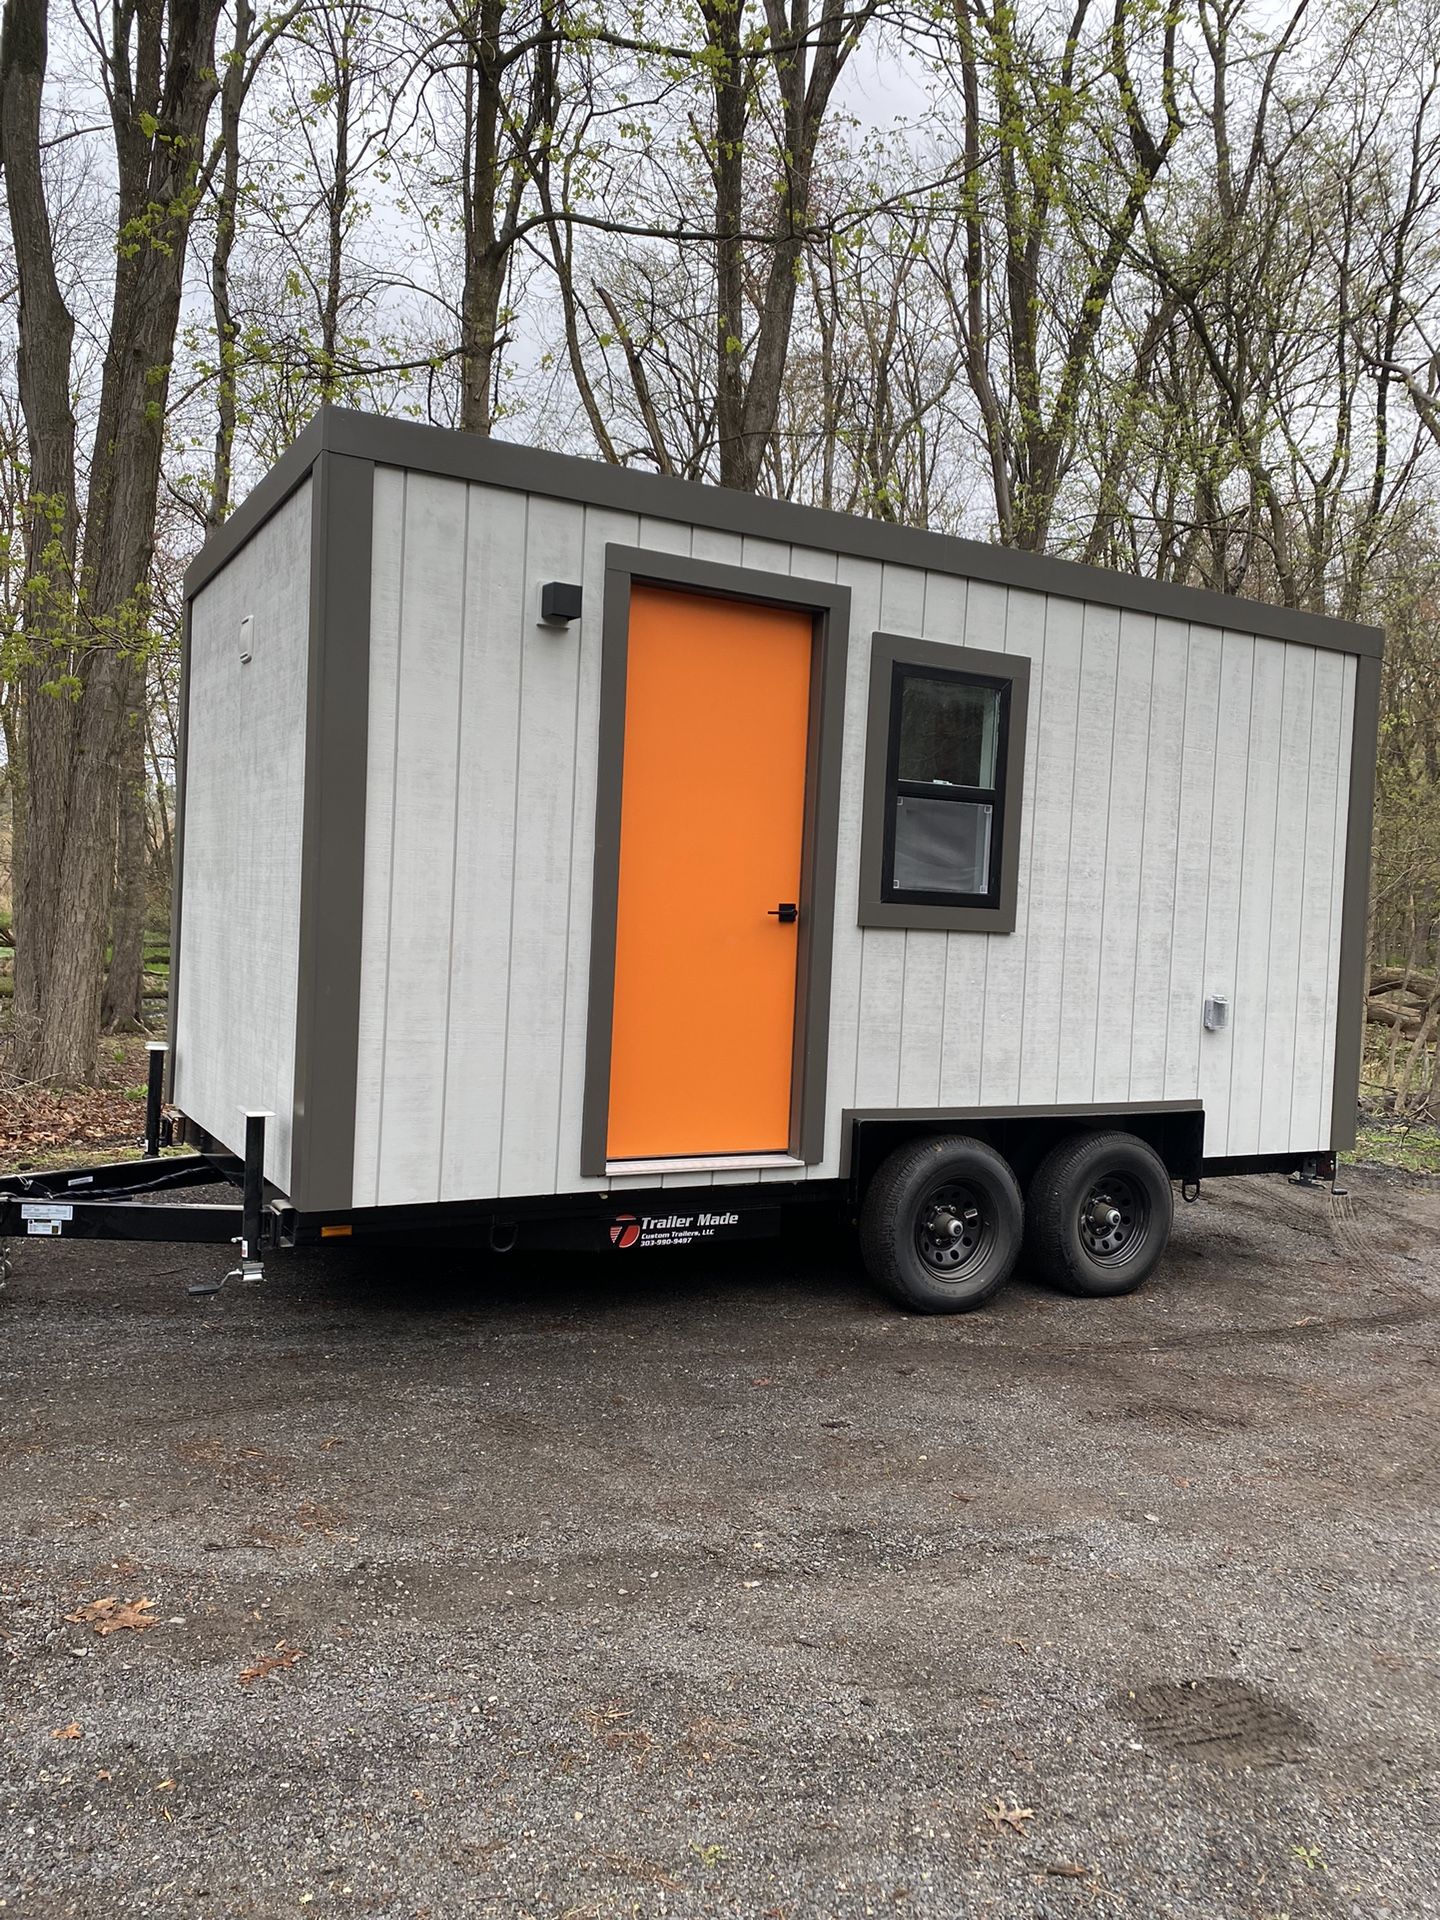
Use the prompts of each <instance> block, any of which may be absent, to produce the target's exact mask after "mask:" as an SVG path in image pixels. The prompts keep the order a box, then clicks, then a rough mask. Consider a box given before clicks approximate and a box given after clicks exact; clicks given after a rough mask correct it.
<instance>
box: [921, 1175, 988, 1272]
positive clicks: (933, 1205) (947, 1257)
mask: <svg viewBox="0 0 1440 1920" xmlns="http://www.w3.org/2000/svg"><path fill="white" fill-rule="evenodd" d="M993 1233H994V1223H993V1221H991V1219H990V1218H989V1215H988V1213H987V1211H986V1209H985V1208H984V1206H983V1205H982V1203H981V1197H980V1195H978V1194H977V1193H975V1192H974V1191H972V1189H970V1188H969V1187H962V1186H946V1187H942V1188H941V1189H940V1190H939V1191H938V1192H937V1193H933V1194H931V1195H930V1197H929V1198H928V1200H927V1201H926V1202H925V1203H924V1205H922V1207H921V1208H920V1212H919V1218H918V1220H917V1223H916V1228H915V1245H916V1248H917V1250H918V1251H919V1254H920V1258H921V1259H922V1260H923V1261H924V1262H925V1264H926V1266H927V1267H929V1268H930V1269H931V1270H932V1272H935V1273H943V1274H944V1275H945V1276H946V1278H947V1279H950V1278H954V1277H955V1276H956V1275H957V1274H959V1273H960V1272H962V1271H963V1270H964V1269H965V1268H966V1267H968V1266H970V1265H971V1264H973V1263H974V1262H975V1261H977V1260H979V1259H980V1258H981V1257H982V1256H983V1255H984V1254H985V1253H986V1251H987V1250H988V1248H989V1245H990V1240H991V1238H992V1236H993Z"/></svg>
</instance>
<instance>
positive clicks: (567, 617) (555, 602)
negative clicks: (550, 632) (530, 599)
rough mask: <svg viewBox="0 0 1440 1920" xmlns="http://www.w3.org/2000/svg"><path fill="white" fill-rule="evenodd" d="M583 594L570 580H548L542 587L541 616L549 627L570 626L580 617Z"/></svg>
mask: <svg viewBox="0 0 1440 1920" xmlns="http://www.w3.org/2000/svg"><path fill="white" fill-rule="evenodd" d="M581 598H582V595H581V592H580V588H579V586H578V585H577V584H576V583H575V582H574V581H570V580H547V581H546V582H545V584H544V586H543V587H541V589H540V618H541V620H542V621H543V622H544V624H545V625H546V626H547V627H568V626H569V624H570V622H571V621H572V620H578V619H579V618H580V601H581Z"/></svg>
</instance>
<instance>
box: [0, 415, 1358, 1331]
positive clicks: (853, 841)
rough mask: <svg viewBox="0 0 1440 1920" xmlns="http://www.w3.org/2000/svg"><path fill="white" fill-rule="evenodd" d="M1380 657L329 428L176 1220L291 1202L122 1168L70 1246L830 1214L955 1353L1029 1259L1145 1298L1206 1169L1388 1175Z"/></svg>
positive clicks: (214, 885) (198, 728) (275, 538)
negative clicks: (1353, 1151)
mask: <svg viewBox="0 0 1440 1920" xmlns="http://www.w3.org/2000/svg"><path fill="white" fill-rule="evenodd" d="M1380 653H1381V637H1380V635H1379V633H1378V632H1377V631H1375V630H1374V629H1371V628H1368V627H1361V626H1355V625H1350V624H1345V623H1342V622H1339V621H1335V620H1330V619H1323V618H1319V617H1315V616H1312V615H1309V614H1304V613H1298V612H1293V611H1290V610H1286V609H1280V608H1275V607H1268V606H1262V605H1259V604H1256V603H1252V602H1249V601H1243V600H1235V599H1225V598H1221V597H1218V596H1216V595H1212V594H1209V593H1203V592H1199V591H1194V590H1191V589H1189V588H1180V587H1175V586H1167V585H1159V584H1156V583H1154V582H1151V581H1145V580H1138V579H1130V578H1125V577H1121V576H1119V575H1116V574H1110V573H1102V572H1097V571H1094V570H1090V569H1086V568H1084V567H1080V566H1075V565H1071V564H1069V563H1067V562H1063V561H1060V560H1055V559H1050V558H1042V557H1036V556H1034V555H1029V554H1021V553H1015V552H1012V551H1007V550H1002V549H998V548H993V547H989V546H984V545H980V544H975V543H972V542H969V541H964V540H957V539H951V538H948V537H943V536H940V535H937V534H932V533H927V532H923V531H918V530H912V529H906V528H900V527H895V526H889V525H882V524H879V523H877V522H874V521H869V520H861V519H855V518H851V517H849V516H846V515H842V514H837V513H830V512H822V511H818V510H814V509H811V508H807V507H800V506H793V505H788V504H783V503H777V502H773V501H768V500H760V499H755V498H751V497H749V496H744V495H739V494H735V493H732V492H728V491H725V490H722V489H717V488H713V487H708V486H700V485H694V484H690V483H688V482H681V481H677V480H673V479H670V478H666V477H662V476H658V475H654V474H649V473H637V472H631V471H628V470H624V469H617V468H613V467H608V466H603V465H599V464H596V463H593V462H590V461H585V460H578V459H572V458H568V457H563V456H561V455H558V454H553V453H543V452H537V451H533V450H531V449H528V448H524V447H518V446H510V445H506V444H504V443H502V442H499V441H495V440H481V439H476V438H474V437H471V436H469V435H465V434H459V433H449V432H445V431H442V430H440V429H436V428H431V427H426V426H420V425H415V424H409V423H402V422H396V421H387V420H380V419H373V418H369V417H366V416H364V415H361V414H357V413H351V412H346V411H340V410H333V409H332V410H327V411H325V412H324V413H322V414H321V415H320V416H319V417H318V418H317V419H316V420H315V421H314V422H313V423H312V424H311V425H310V427H308V428H307V429H306V431H305V432H304V433H303V434H302V435H301V437H300V439H299V440H298V441H297V442H296V444H295V446H294V447H292V448H291V450H290V451H289V452H288V453H287V454H286V455H285V457H284V458H283V459H282V460H281V461H280V463H279V465H278V466H277V467H276V468H275V469H274V471H273V472H272V473H271V474H270V475H269V476H268V477H267V478H266V479H265V480H264V481H263V482H262V483H261V484H260V486H259V487H257V489H256V490H255V492H254V493H253V494H252V495H251V496H250V498H249V499H248V500H247V501H246V502H245V504H244V505H243V506H242V507H241V508H240V509H239V510H238V511H237V512H236V514H235V515H234V517H233V518H232V519H231V521H230V522H229V523H228V524H227V525H226V526H225V527H224V528H223V529H222V530H221V531H220V532H218V533H217V534H215V535H214V536H213V537H212V539H211V540H210V541H209V543H208V544H207V545H206V547H205V548H204V550H203V552H202V553H201V554H200V556H199V557H198V559H197V560H196V561H195V563H194V565H193V566H192V567H191V569H190V572H189V575H188V576H187V583H186V642H185V686H184V701H183V705H184V721H183V739H184V758H183V769H182V773H181V794H182V805H181V820H180V857H179V866H178V881H177V893H178V897H177V901H176V908H175V933H174V946H173V973H172V981H173V985H172V1002H171V1010H172V1026H171V1033H172V1057H171V1063H170V1074H171V1078H170V1088H169V1092H170V1098H171V1100H172V1102H173V1104H174V1106H175V1107H176V1108H178V1109H179V1111H180V1113H181V1114H182V1115H183V1128H184V1134H185V1138H186V1140H187V1142H188V1143H189V1145H190V1146H191V1147H192V1149H193V1152H192V1154H191V1155H190V1156H189V1157H188V1158H187V1159H186V1160H185V1161H183V1162H180V1163H175V1162H172V1161H165V1160H162V1161H160V1162H159V1163H158V1164H157V1163H153V1162H152V1163H150V1164H149V1167H148V1179H149V1184H150V1185H151V1186H154V1185H155V1184H157V1183H159V1182H161V1181H162V1180H165V1181H167V1182H168V1181H171V1176H170V1175H169V1174H167V1172H166V1170H167V1169H174V1168H177V1166H178V1171H176V1172H175V1174H174V1182H178V1180H179V1179H180V1177H181V1176H182V1175H183V1176H184V1177H186V1178H192V1179H194V1180H196V1181H197V1182H198V1180H199V1179H200V1178H201V1177H202V1176H203V1177H207V1178H209V1179H211V1180H213V1179H214V1178H215V1176H216V1171H217V1169H218V1170H219V1171H222V1172H226V1173H228V1174H229V1175H230V1176H231V1177H232V1178H234V1179H235V1180H236V1181H237V1182H239V1181H242V1180H243V1181H245V1182H246V1193H245V1202H244V1206H243V1209H234V1208H217V1209H213V1210H207V1209H203V1208H196V1207H188V1206H174V1207H168V1208H167V1207H158V1208H157V1207H154V1206H147V1207H143V1208H142V1207H135V1206H134V1205H133V1204H132V1203H131V1202H130V1201H129V1200H128V1199H127V1198H126V1194H127V1191H128V1190H129V1189H127V1186H126V1182H125V1180H124V1179H122V1178H121V1177H120V1175H118V1174H117V1173H116V1172H115V1170H113V1169H112V1170H97V1172H98V1173H99V1174H100V1175H101V1176H102V1177H101V1178H100V1181H99V1184H98V1185H97V1186H96V1188H95V1192H94V1195H93V1197H92V1198H91V1199H89V1200H88V1201H87V1200H86V1199H85V1197H84V1195H83V1194H81V1195H79V1196H77V1195H76V1194H75V1193H74V1192H73V1191H71V1190H63V1191H62V1188H61V1187H60V1186H59V1185H58V1184H55V1182H56V1181H57V1177H56V1176H51V1177H50V1179H51V1182H52V1184H51V1185H50V1186H49V1187H47V1189H46V1191H45V1192H44V1194H43V1195H40V1196H39V1197H36V1194H35V1190H34V1187H33V1184H32V1187H31V1188H30V1189H28V1190H27V1191H29V1192H30V1196H31V1197H30V1202H29V1211H28V1213H27V1214H26V1215H25V1216H24V1217H25V1219H26V1222H27V1225H26V1227H25V1228H21V1229H20V1230H29V1229H30V1228H34V1229H36V1230H38V1231H41V1232H49V1231H54V1232H58V1233H61V1234H64V1233H67V1232H72V1231H82V1232H89V1231H96V1232H99V1231H112V1232H113V1231H116V1230H120V1231H126V1232H130V1233H133V1234H135V1235H136V1236H137V1237H138V1236H140V1235H144V1234H147V1233H149V1232H150V1231H155V1232H157V1233H158V1232H159V1231H160V1230H161V1227H162V1225H164V1224H165V1223H166V1222H174V1221H175V1220H176V1219H178V1218H179V1217H180V1216H182V1215H191V1216H194V1217H195V1218H196V1219H199V1217H200V1216H201V1215H202V1214H205V1213H206V1212H213V1214H214V1215H215V1216H216V1218H215V1220H214V1223H213V1225H214V1233H213V1236H212V1237H219V1236H220V1233H221V1230H222V1229H223V1230H224V1231H225V1232H226V1233H227V1234H230V1235H232V1236H234V1237H238V1238H239V1239H240V1240H241V1241H242V1271H252V1272H253V1271H254V1269H255V1265H256V1263H257V1262H258V1260H259V1257H260V1254H261V1251H262V1249H263V1248H264V1247H266V1246H271V1245H276V1246H283V1245H294V1244H299V1243H305V1242H309V1241H313V1240H318V1239H321V1238H332V1237H333V1238H355V1239H358V1238H360V1237H362V1236H394V1235H411V1236H413V1235H421V1236H424V1237H426V1238H428V1239H430V1240H434V1241H440V1240H444V1241H447V1242H454V1241H464V1240H466V1239H473V1240H475V1241H477V1242H478V1243H480V1244H482V1245H484V1246H487V1247H490V1248H494V1249H497V1250H508V1249H510V1248H519V1249H522V1250H523V1249H525V1248H530V1247H557V1246H563V1247H575V1246H594V1247H595V1248H596V1249H597V1250H600V1251H603V1252H604V1253H605V1254H606V1256H607V1257H611V1258H614V1257H617V1255H618V1254H621V1253H623V1254H625V1255H626V1256H627V1257H628V1256H629V1254H630V1253H631V1252H632V1251H634V1252H638V1251H639V1250H642V1249H644V1248H647V1247H654V1246H667V1247H673V1246H680V1245H685V1244H688V1243H691V1242H695V1241H700V1240H705V1241H715V1240H722V1239H726V1238H731V1237H736V1238H738V1237H741V1236H746V1235H753V1234H759V1233H763V1232H766V1231H769V1230H772V1229H774V1228H775V1227H777V1226H778V1225H779V1223H780V1222H781V1220H782V1217H784V1216H785V1215H787V1214H792V1213H794V1212H796V1211H797V1210H799V1209H801V1208H804V1207H828V1208H831V1209H837V1208H838V1209H841V1210H843V1211H844V1212H845V1213H846V1214H847V1215H848V1216H850V1217H853V1218H854V1219H856V1220H858V1223H859V1227H860V1243H861V1248H862V1251H863V1255H864V1259H865V1262H866V1265H867V1266H868V1268H869V1270H870V1272H871V1273H872V1275H873V1276H874V1277H875V1279H876V1280H877V1281H879V1282H880V1283H881V1284H882V1285H884V1286H885V1287H887V1288H888V1289H890V1291H891V1292H893V1293H894V1294H895V1295H897V1296H898V1297H899V1298H900V1299H901V1300H902V1301H903V1302H905V1303H907V1304H908V1305H910V1306H912V1307H915V1308H919V1309H922V1310H932V1311H934V1310H938V1311H948V1310H954V1309H963V1308H968V1307H973V1306H976V1305H978V1304H979V1303H980V1302H981V1301H983V1300H985V1299H987V1298H988V1297H989V1296H990V1295H991V1294H992V1293H993V1292H994V1291H995V1289H996V1288H997V1287H999V1286H1000V1285H1001V1284H1002V1283H1003V1282H1004V1280H1005V1279H1006V1277H1007V1276H1008V1275H1009V1273H1010V1272H1011V1270H1012V1268H1013V1267H1014V1266H1015V1264H1016V1262H1017V1259H1018V1258H1020V1256H1021V1247H1022V1238H1023V1242H1024V1258H1025V1261H1026V1263H1027V1269H1029V1270H1033V1271H1036V1272H1038V1273H1040V1274H1042V1275H1043V1276H1045V1277H1047V1278H1048V1279H1050V1280H1051V1281H1053V1282H1056V1283H1058V1284H1059V1285H1061V1286H1062V1287H1067V1288H1070V1289H1072V1290H1074V1291H1076V1292H1080V1293H1086V1294H1118V1293H1124V1292H1127V1291H1129V1290H1130V1289H1131V1288H1132V1287H1134V1286H1136V1285H1138V1284H1139V1282H1140V1281H1141V1280H1142V1279H1143V1278H1144V1277H1145V1276H1146V1275H1147V1274H1148V1273H1149V1272H1150V1271H1151V1270H1152V1269H1153V1267H1154V1266H1155V1263H1156V1262H1157V1260H1158V1259H1159V1258H1160V1256H1161V1254H1162V1252H1163V1250H1164V1246H1165V1242H1166V1236H1167V1234H1168V1232H1169V1229H1170V1224H1171V1217H1172V1182H1173V1181H1180V1182H1182V1183H1192V1184H1193V1183H1196V1182H1198V1181H1199V1180H1200V1179H1201V1177H1202V1175H1206V1174H1234V1173H1242V1172H1265V1171H1269V1172H1291V1173H1295V1174H1298V1175H1300V1176H1301V1177H1309V1178H1312V1179H1313V1178H1314V1177H1315V1176H1316V1174H1317V1173H1319V1174H1333V1170H1334V1158H1333V1157H1334V1154H1335V1151H1336V1149H1337V1148H1341V1147H1344V1146H1346V1145H1348V1144H1350V1142H1351V1141H1352V1139H1353V1127H1354V1113H1355V1094H1356V1083H1357V1079H1358V1066H1359V1053H1360V1036H1361V998H1362V994H1361V971H1362V965H1363V949H1364V939H1365V907H1366V884H1367V867H1368V858H1369V840H1370V818H1371V792H1372V783H1373V774H1374V762H1375V739H1376V720H1377V696H1378V684H1379V671H1380ZM157 1104H158V1094H157ZM154 1126H155V1121H154V1107H153V1106H152V1128H151V1133H152V1140H151V1144H152V1146H153V1145H154V1143H155V1142H154V1137H153V1136H154ZM186 1168H188V1169H189V1172H188V1173H186V1172H185V1169H186ZM128 1175H129V1178H130V1181H131V1183H132V1186H133V1182H134V1179H135V1177H136V1176H135V1168H134V1165H133V1163H132V1165H131V1167H130V1168H129V1169H128ZM6 1185H7V1191H8V1195H9V1198H8V1202H6V1201H0V1205H6V1204H8V1206H9V1209H10V1215H11V1230H16V1227H17V1225H18V1222H19V1219H20V1217H21V1215H20V1212H19V1209H20V1208H21V1206H22V1202H23V1199H24V1196H23V1195H20V1194H18V1193H17V1191H16V1188H15V1183H14V1182H13V1181H12V1182H9V1183H6ZM47 1209H48V1211H47ZM57 1213H58V1214H60V1215H62V1216H64V1217H62V1218H60V1219H58V1220H57V1219H55V1218H54V1216H55V1214H57ZM146 1214H150V1215H156V1216H160V1218H159V1219H158V1220H157V1221H156V1222H155V1223H154V1225H153V1227H152V1226H149V1225H147V1224H146V1223H145V1222H144V1221H143V1220H140V1219H138V1218H137V1216H141V1215H146ZM220 1216H223V1217H220ZM117 1220H118V1221H119V1222H120V1225H119V1226H118V1228H117V1225H116V1222H117ZM3 1224H4V1223H3V1221H0V1227H3ZM178 1230H179V1231H182V1232H184V1234H185V1236H186V1237H191V1238H203V1237H207V1236H206V1234H205V1233H203V1232H202V1231H201V1229H200V1228H199V1227H198V1226H192V1227H188V1228H187V1227H183V1226H182V1227H181V1228H180V1229H178Z"/></svg>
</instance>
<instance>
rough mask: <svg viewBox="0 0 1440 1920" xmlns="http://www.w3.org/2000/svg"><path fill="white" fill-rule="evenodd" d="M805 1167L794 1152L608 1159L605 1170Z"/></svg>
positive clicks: (721, 1170) (716, 1170) (713, 1170)
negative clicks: (667, 1158) (664, 1158)
mask: <svg viewBox="0 0 1440 1920" xmlns="http://www.w3.org/2000/svg"><path fill="white" fill-rule="evenodd" d="M805 1164H806V1163H805V1162H804V1161H803V1160H800V1159H797V1158H796V1156H795V1155H794V1154H793V1153H715V1154H699V1155H683V1156H680V1157H677V1158H674V1159H669V1160H607V1161H606V1162H605V1171H606V1173H607V1174H634V1173H729V1172H736V1173H741V1172H749V1171H750V1170H751V1169H752V1168H764V1167H794V1168H797V1169H798V1168H802V1167H804V1165H805Z"/></svg>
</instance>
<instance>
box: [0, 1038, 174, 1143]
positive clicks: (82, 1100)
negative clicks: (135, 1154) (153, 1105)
mask: <svg viewBox="0 0 1440 1920" xmlns="http://www.w3.org/2000/svg"><path fill="white" fill-rule="evenodd" d="M118 1046H119V1049H120V1050H121V1051H122V1054H123V1057H122V1058H121V1059H120V1060H116V1059H115V1058H114V1057H113V1054H112V1052H111V1050H110V1048H109V1047H102V1048H101V1049H100V1052H101V1056H102V1057H101V1058H100V1059H99V1060H98V1061H97V1062H96V1073H97V1076H98V1080H99V1085H97V1086H93V1087H79V1088H71V1089H66V1090H62V1089H60V1088H56V1087H45V1086H39V1085H36V1084H34V1083H32V1082H28V1081H20V1080H17V1079H16V1078H15V1077H14V1075H12V1074H0V1095H3V1098H0V1166H3V1167H5V1168H6V1169H7V1170H8V1169H9V1168H10V1167H11V1166H12V1165H17V1164H18V1165H19V1166H20V1168H21V1169H22V1170H23V1168H24V1167H25V1166H26V1165H27V1164H28V1165H33V1164H34V1162H35V1161H36V1160H37V1159H45V1158H48V1157H50V1156H51V1155H54V1154H55V1153H57V1152H63V1151H64V1150H66V1149H70V1150H81V1151H83V1150H85V1149H87V1148H91V1147H110V1146H116V1147H133V1146H134V1145H135V1144H136V1138H137V1136H138V1134H139V1133H140V1131H141V1126H142V1120H143V1115H144V1106H143V1104H142V1099H143V1092H144V1089H143V1086H141V1087H138V1088H137V1086H136V1082H137V1081H142V1082H143V1080H144V1078H145V1042H144V1040H143V1039H136V1040H131V1041H123V1042H120V1043H118ZM137 1094H139V1095H141V1096H142V1098H141V1099H137V1097H136V1095H137Z"/></svg>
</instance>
